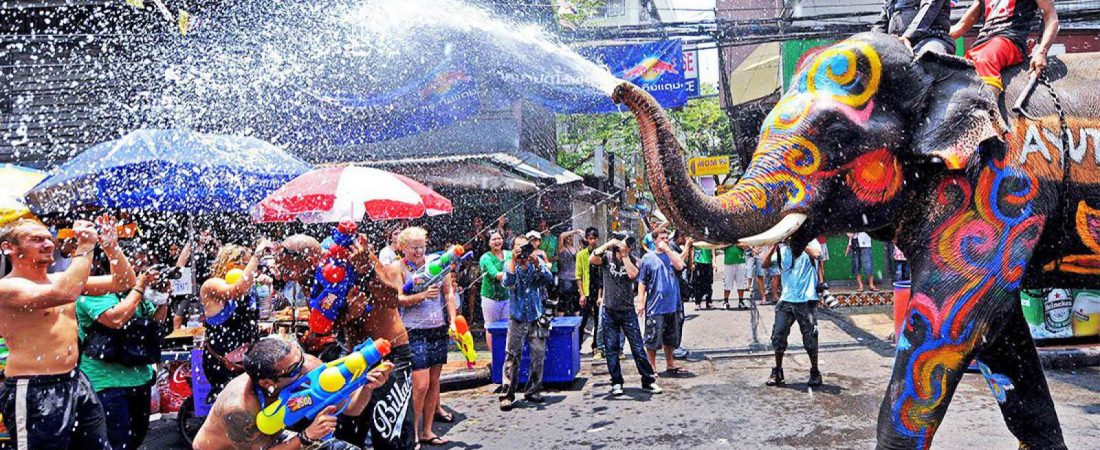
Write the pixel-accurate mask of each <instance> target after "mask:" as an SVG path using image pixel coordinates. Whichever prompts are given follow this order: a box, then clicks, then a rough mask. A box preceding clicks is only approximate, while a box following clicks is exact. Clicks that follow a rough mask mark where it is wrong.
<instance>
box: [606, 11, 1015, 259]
mask: <svg viewBox="0 0 1100 450" xmlns="http://www.w3.org/2000/svg"><path fill="white" fill-rule="evenodd" d="M793 80H794V81H793V82H792V85H791V87H790V89H789V90H788V91H787V92H786V93H785V94H784V95H783V96H782V97H781V99H780V100H779V102H778V104H776V106H775V108H774V109H773V110H772V111H771V113H770V114H769V115H768V116H767V118H765V119H764V123H763V125H762V127H761V130H760V138H759V144H758V145H757V147H756V150H755V152H754V154H753V157H752V161H751V162H750V164H749V166H748V169H747V170H746V171H745V173H744V175H743V176H742V177H741V179H740V180H739V181H738V182H737V184H736V185H735V186H733V188H732V189H731V190H730V191H729V192H727V193H726V194H723V195H722V196H719V197H710V196H707V195H705V194H704V193H703V192H702V191H701V190H700V189H699V188H698V187H697V186H695V184H694V183H692V182H691V180H690V179H689V178H688V176H687V174H686V170H685V166H684V162H683V155H682V150H681V147H680V144H679V142H677V140H676V137H675V132H674V130H673V126H672V124H671V122H670V120H669V118H668V116H667V115H665V114H664V112H663V111H662V110H661V108H660V106H659V105H658V104H657V103H656V102H655V101H654V100H653V98H652V97H650V96H649V95H648V94H647V93H645V92H644V91H643V90H641V89H639V88H637V87H635V86H633V85H631V84H629V83H623V84H622V85H620V86H619V87H618V88H617V89H616V91H615V92H614V94H613V99H614V100H615V101H617V102H622V103H624V104H626V105H627V106H628V107H629V108H630V109H631V111H633V113H634V114H635V116H636V117H637V120H638V125H639V128H640V130H641V135H642V143H643V152H644V156H645V162H646V170H647V178H648V181H649V184H650V189H651V190H652V191H653V194H654V196H655V198H656V200H657V203H658V205H659V206H660V208H661V210H662V211H663V212H664V213H665V215H666V216H668V218H669V220H670V221H672V222H673V224H674V225H675V226H676V227H677V228H678V229H681V230H684V231H686V232H687V233H688V234H690V235H693V236H695V237H696V238H700V239H706V240H708V241H712V242H726V243H730V242H735V241H738V240H740V241H741V242H743V243H746V244H749V245H765V244H771V243H774V242H777V241H779V240H781V239H784V238H786V237H788V236H792V235H793V239H794V244H795V248H801V247H802V246H803V245H804V244H805V243H806V242H808V241H809V240H810V239H813V238H814V237H816V236H819V235H821V234H826V233H835V232H839V231H847V230H854V229H865V230H866V229H877V228H882V227H885V226H888V225H889V223H890V220H891V219H892V218H893V217H894V216H896V212H897V211H896V209H897V208H898V207H899V205H900V204H901V200H900V199H901V197H902V194H903V193H904V190H905V189H906V185H907V183H911V182H912V181H914V179H913V178H914V177H919V174H918V173H917V172H916V171H914V170H907V169H908V168H909V167H912V166H914V165H915V164H932V165H933V166H935V165H939V166H941V167H942V168H943V170H957V169H964V168H965V167H966V166H967V165H968V164H970V162H971V160H976V159H977V158H974V157H973V156H974V155H975V152H976V151H977V150H976V149H977V147H978V144H979V143H980V142H981V141H984V140H986V139H989V138H995V137H998V136H999V131H1000V130H1002V129H1003V128H1004V126H1003V123H1002V119H1001V118H1000V115H999V113H998V112H997V107H996V101H995V100H994V98H993V96H992V95H991V94H989V93H988V91H986V90H984V89H983V87H982V82H981V81H980V79H979V78H978V77H977V75H976V74H975V73H974V71H973V68H972V67H971V66H970V65H969V63H967V62H965V61H964V60H961V59H958V58H954V57H951V56H944V55H937V54H923V55H921V56H920V57H919V58H917V59H916V60H914V57H913V54H912V52H911V51H910V50H909V49H908V48H907V47H905V46H904V45H903V44H902V43H901V42H900V41H899V40H898V39H896V38H895V37H892V36H888V35H885V34H881V33H864V34H859V35H856V36H853V37H852V38H850V39H847V40H845V41H843V42H840V43H838V44H836V45H833V46H831V47H829V48H827V49H825V50H823V51H821V52H820V53H819V54H817V55H816V56H815V57H813V58H812V59H811V60H810V61H809V62H808V63H806V64H804V67H803V69H802V70H801V71H800V72H799V73H798V74H797V75H796V76H795V77H794V79H793Z"/></svg>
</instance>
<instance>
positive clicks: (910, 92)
mask: <svg viewBox="0 0 1100 450" xmlns="http://www.w3.org/2000/svg"><path fill="white" fill-rule="evenodd" d="M1047 74H1048V76H1049V78H1050V79H1051V80H1052V83H1051V85H1052V86H1053V89H1054V90H1055V91H1056V92H1057V93H1058V94H1059V98H1060V101H1057V102H1056V101H1055V100H1053V98H1052V96H1051V95H1050V94H1049V92H1048V91H1047V90H1046V88H1044V87H1040V88H1039V89H1038V90H1037V91H1036V92H1035V93H1034V95H1033V97H1032V98H1031V100H1030V106H1029V107H1030V111H1031V114H1032V116H1034V117H1037V119H1036V120H1035V121H1032V120H1027V119H1025V118H1022V117H1016V116H1015V115H1013V116H1010V117H1011V118H1010V119H1006V118H1005V115H1004V114H1003V111H1004V110H1005V108H1004V107H1003V104H1000V103H999V102H998V100H997V99H996V98H995V97H994V95H993V94H992V93H990V91H988V90H987V89H986V88H984V87H983V85H982V82H981V81H980V80H979V78H978V77H977V75H976V74H975V72H974V70H973V66H971V65H970V64H969V63H968V62H966V61H965V60H962V59H959V58H956V57H953V56H946V55H939V54H930V53H926V54H922V55H920V56H919V57H917V58H914V55H913V54H912V52H911V51H910V50H909V49H908V48H907V47H906V46H905V45H903V44H902V43H901V42H899V40H898V39H897V38H895V37H891V36H888V35H885V34H879V33H865V34H859V35H856V36H853V37H851V38H849V39H847V40H845V41H842V42H840V43H838V44H836V45H833V46H831V47H829V48H827V49H824V50H823V51H821V52H820V53H819V54H817V55H816V56H815V57H813V59H811V60H810V61H809V62H808V63H806V64H805V65H804V66H803V69H802V70H801V72H800V73H798V74H797V75H796V77H795V79H794V82H793V83H792V86H791V88H790V89H789V90H788V91H787V92H786V93H785V94H784V95H783V96H782V97H781V99H780V100H779V102H778V104H777V105H776V106H775V108H774V109H773V110H772V111H771V113H770V114H769V115H768V116H767V118H766V119H765V120H764V123H763V126H762V127H761V132H760V139H759V144H758V145H757V148H756V150H755V152H754V154H753V157H752V161H751V162H750V164H749V166H748V168H747V170H746V171H745V174H744V175H743V176H742V178H741V179H740V180H739V181H738V182H737V184H736V185H735V186H733V187H732V189H731V190H730V191H729V192H728V193H726V194H723V195H721V196H718V197H710V196H707V195H705V194H704V193H703V192H702V191H701V190H700V189H699V188H698V187H697V186H696V185H695V184H694V183H692V182H691V180H690V179H689V178H688V175H687V172H686V170H685V165H684V162H683V154H682V150H681V147H680V144H679V143H678V142H677V140H676V137H675V130H674V129H673V126H672V123H671V122H670V120H669V118H668V116H667V115H665V113H664V112H663V111H662V110H661V108H660V106H659V105H658V104H657V103H656V102H655V101H654V100H653V98H652V97H650V96H649V95H648V94H646V93H645V92H644V91H642V90H641V89H639V88H637V87H635V86H633V85H631V84H629V83H624V84H622V85H620V86H619V87H618V88H617V89H616V91H615V92H614V94H613V98H614V99H615V100H616V101H618V102H622V103H624V104H626V105H627V106H628V107H629V108H630V109H631V110H632V111H633V113H634V115H635V116H636V118H637V120H638V125H639V128H640V131H641V136H642V141H643V152H644V157H645V162H646V170H647V172H648V176H647V180H648V182H649V186H650V189H651V190H652V191H653V195H654V197H655V199H656V201H657V204H658V205H659V206H660V208H661V210H662V211H663V212H664V214H665V215H666V216H667V217H668V218H669V220H670V221H671V222H672V223H673V225H674V226H675V227H677V228H678V229H680V230H684V231H686V232H687V233H689V234H690V235H692V236H694V237H696V238H698V239H705V240H707V241H711V242H725V243H732V242H738V241H740V242H743V243H746V244H750V245H765V244H773V243H776V242H779V241H781V240H783V239H790V241H791V245H792V247H793V248H795V249H801V248H803V247H805V245H806V244H807V243H808V242H809V241H810V240H811V239H814V238H815V237H817V236H821V235H828V234H836V233H840V232H848V231H868V232H871V233H872V235H873V236H875V237H876V238H878V239H882V240H891V239H893V238H895V237H896V238H897V244H898V246H899V247H900V248H901V249H902V250H903V251H904V252H905V254H906V256H907V257H908V259H909V261H910V263H911V264H912V270H913V279H912V298H911V301H910V306H909V309H908V311H907V312H906V317H905V325H904V330H903V333H902V335H901V336H899V337H898V345H897V353H896V356H895V362H894V368H893V373H892V375H891V380H890V383H889V386H888V388H887V392H886V396H885V398H884V400H883V402H882V407H881V409H880V412H879V423H878V443H879V447H880V448H928V447H929V446H930V445H931V442H932V437H933V435H934V434H935V432H936V429H937V428H938V427H939V425H940V422H941V420H942V419H943V417H944V414H945V413H946V411H947V407H948V405H949V404H950V402H951V397H952V395H953V394H954V392H955V388H956V386H957V385H958V382H959V380H960V378H961V377H962V375H963V373H964V371H965V370H966V368H967V366H968V365H969V364H970V362H971V361H972V360H975V359H976V360H977V361H978V364H979V366H980V367H981V368H982V372H983V373H984V374H986V375H987V376H986V378H987V380H988V381H989V383H990V387H991V388H992V389H993V392H994V394H995V396H996V398H997V401H998V403H999V404H1000V408H1001V411H1002V414H1003V416H1004V419H1005V423H1006V424H1007V425H1008V428H1009V430H1010V431H1011V432H1012V433H1013V434H1014V435H1015V436H1016V437H1017V439H1019V441H1020V445H1021V448H1029V449H1037V448H1064V447H1065V444H1064V443H1063V438H1062V432H1061V427H1060V426H1059V423H1058V417H1057V414H1056V413H1055V410H1054V404H1053V402H1052V400H1051V397H1050V392H1049V390H1048V388H1047V383H1046V379H1045V377H1044V375H1043V369H1042V366H1041V365H1040V362H1039V357H1038V354H1037V352H1036V350H1035V345H1034V343H1033V342H1032V340H1031V336H1030V334H1029V330H1028V327H1027V325H1026V322H1025V321H1024V317H1023V313H1022V311H1021V307H1020V299H1019V294H1020V290H1021V287H1023V286H1029V287H1030V286H1059V287H1074V288H1088V287H1097V286H1100V282H1098V281H1100V276H1098V275H1100V210H1097V209H1093V208H1094V207H1100V186H1098V184H1100V55H1096V54H1077V55H1063V56H1061V57H1058V58H1052V59H1051V62H1050V67H1049V68H1048V69H1047ZM1006 77H1007V78H1006V79H1011V81H1010V82H1009V83H1008V84H1006V86H1007V89H1006V97H1005V99H1004V100H1003V101H1004V102H1005V104H1010V105H1011V104H1013V102H1014V101H1015V99H1016V97H1017V96H1019V95H1020V93H1021V91H1022V90H1023V85H1024V84H1025V83H1026V79H1027V76H1026V72H1021V71H1020V69H1018V68H1017V69H1015V70H1013V71H1010V72H1009V73H1008V74H1007V75H1006ZM1056 104H1057V105H1058V106H1060V107H1061V108H1062V110H1063V111H1064V113H1065V124H1066V125H1067V128H1068V131H1069V132H1068V135H1066V134H1063V132H1062V131H1061V130H1062V127H1061V124H1062V123H1063V122H1062V121H1060V120H1059V115H1058V114H1057V111H1056V108H1055V106H1056ZM1063 149H1064V151H1063ZM1067 155H1068V158H1066V156H1067Z"/></svg>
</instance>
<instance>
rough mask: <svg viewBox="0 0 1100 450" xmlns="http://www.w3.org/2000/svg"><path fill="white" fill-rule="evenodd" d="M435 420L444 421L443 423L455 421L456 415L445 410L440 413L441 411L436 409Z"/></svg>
mask: <svg viewBox="0 0 1100 450" xmlns="http://www.w3.org/2000/svg"><path fill="white" fill-rule="evenodd" d="M435 421H436V422H443V423H454V422H455V416H454V414H451V413H448V412H446V411H444V412H442V413H440V412H439V411H436V412H435Z"/></svg>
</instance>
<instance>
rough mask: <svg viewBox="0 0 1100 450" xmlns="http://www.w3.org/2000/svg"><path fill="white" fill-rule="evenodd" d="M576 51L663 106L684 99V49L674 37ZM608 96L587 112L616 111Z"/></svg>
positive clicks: (674, 106)
mask: <svg viewBox="0 0 1100 450" xmlns="http://www.w3.org/2000/svg"><path fill="white" fill-rule="evenodd" d="M580 53H581V54H582V55H584V56H585V57H586V58H588V59H589V60H591V61H593V62H595V63H596V64H600V65H603V66H605V67H607V68H608V69H610V70H611V73H613V74H615V76H616V77H618V78H620V79H623V80H626V81H629V82H631V83H634V84H636V85H638V86H639V87H641V88H642V89H645V90H646V91H647V92H649V94H650V95H652V96H653V98H655V99H657V102H658V103H660V104H661V106H662V107H665V108H678V107H681V106H684V105H685V104H686V103H687V98H688V96H687V90H686V88H687V84H686V83H685V82H684V49H683V45H682V44H681V42H680V41H678V40H669V41H659V42H653V43H649V44H637V45H614V46H608V47H595V48H590V49H581V50H580ZM618 110H619V106H618V105H615V104H613V103H612V102H611V101H610V100H604V101H603V102H600V103H598V104H597V105H596V106H595V107H594V108H592V109H590V110H587V111H578V112H589V113H606V112H613V111H618Z"/></svg>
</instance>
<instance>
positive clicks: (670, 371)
mask: <svg viewBox="0 0 1100 450" xmlns="http://www.w3.org/2000/svg"><path fill="white" fill-rule="evenodd" d="M684 372H685V370H684V368H683V367H680V366H676V367H669V368H668V369H665V373H667V374H669V375H680V374H682V373H684Z"/></svg>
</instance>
